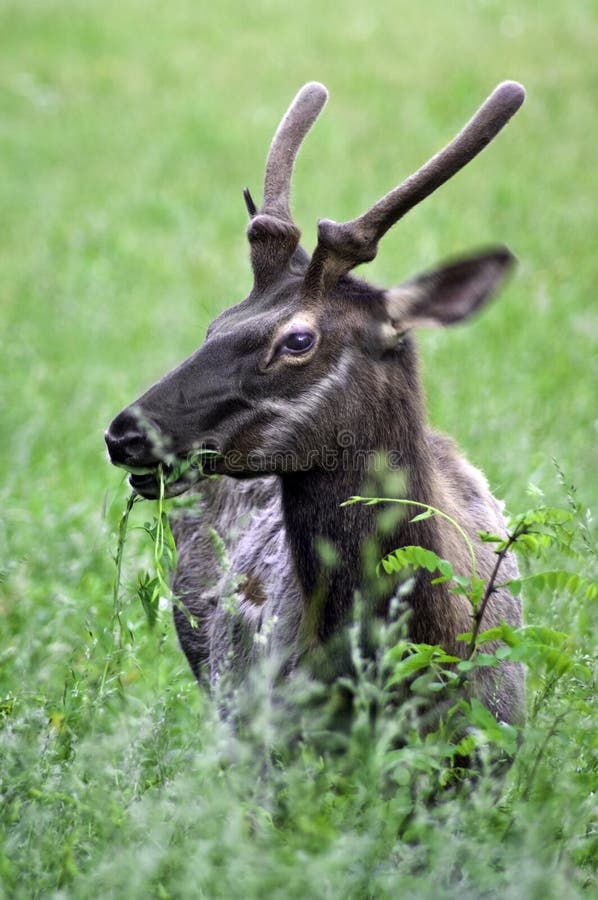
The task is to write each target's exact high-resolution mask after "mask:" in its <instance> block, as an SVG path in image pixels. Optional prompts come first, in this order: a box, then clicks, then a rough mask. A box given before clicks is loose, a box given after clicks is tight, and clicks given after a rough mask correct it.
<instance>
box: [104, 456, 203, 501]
mask: <svg viewBox="0 0 598 900" xmlns="http://www.w3.org/2000/svg"><path fill="white" fill-rule="evenodd" d="M218 456H219V453H218V452H217V451H215V450H202V451H201V453H194V454H193V455H190V457H189V458H188V459H186V460H176V461H174V462H172V463H157V464H155V465H152V466H127V465H123V464H122V463H121V464H120V466H121V468H123V469H126V470H127V471H128V472H129V484H130V485H131V487H132V488H133V490H134V491H135V493H136V494H139V495H140V496H141V497H143V498H144V499H145V500H157V499H158V497H160V495H161V494H162V496H163V497H164V498H165V499H167V500H168V499H170V498H171V497H177V496H179V494H184V493H185V491H188V490H189V488H191V487H192V486H193V485H194V484H196V483H197V482H198V481H200V480H201V479H202V478H206V477H207V476H209V475H212V474H214V464H215V460H216V458H217V457H218Z"/></svg>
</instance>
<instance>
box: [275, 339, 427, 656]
mask: <svg viewBox="0 0 598 900" xmlns="http://www.w3.org/2000/svg"><path fill="white" fill-rule="evenodd" d="M409 357H410V358H409V360H408V363H409V364H408V365H407V366H404V367H401V370H399V371H397V372H396V373H394V372H393V373H392V374H391V376H390V377H385V378H382V379H380V380H379V383H377V384H376V388H375V390H372V384H371V383H370V384H368V386H367V387H368V394H367V397H366V396H365V394H364V396H363V397H357V398H356V400H355V408H356V410H361V412H360V415H359V425H358V428H355V429H354V430H353V434H354V435H355V443H354V445H352V446H351V447H348V448H347V447H344V448H342V451H341V452H339V455H338V464H337V465H330V466H328V467H323V466H317V467H314V468H311V469H309V470H308V471H302V472H294V473H288V474H284V475H281V476H280V477H281V486H282V504H283V514H284V520H285V526H286V530H287V535H288V540H289V546H290V548H291V552H292V555H293V559H294V563H295V567H296V571H297V576H298V579H299V581H300V584H301V587H302V591H303V595H304V598H305V603H306V607H307V612H308V613H309V616H308V619H309V622H310V623H311V624H310V626H309V630H310V632H311V638H312V639H313V640H314V641H316V642H318V643H324V642H325V641H326V640H327V639H328V638H330V637H331V635H333V634H334V632H335V631H336V630H337V629H338V627H339V625H340V624H342V623H343V622H346V621H347V620H348V618H349V616H350V613H351V609H352V606H353V601H354V597H355V593H356V591H359V590H361V591H362V592H363V594H364V596H365V597H366V599H367V597H368V594H369V595H370V596H373V595H372V591H371V590H370V591H368V581H369V587H370V589H372V588H373V594H375V598H373V599H372V603H373V604H374V606H375V610H374V611H375V612H378V613H380V614H382V615H384V613H385V612H387V609H388V602H389V600H390V596H391V595H392V592H393V591H392V589H390V588H389V589H387V590H386V593H384V590H383V589H381V587H380V581H379V579H376V584H375V585H374V582H373V573H372V571H371V570H372V568H373V566H372V562H373V560H375V561H377V560H379V559H380V558H381V557H382V556H384V555H385V554H387V553H390V552H391V551H392V550H394V549H396V548H397V547H401V546H407V545H414V544H417V545H419V546H423V547H426V548H427V549H430V550H433V551H434V552H436V553H438V554H439V555H441V551H442V533H441V524H440V522H439V521H438V520H437V519H436V518H429V519H425V520H423V521H420V522H417V523H411V522H410V521H409V520H410V519H411V518H412V517H413V516H414V515H416V513H417V512H421V510H418V509H416V508H414V509H409V508H408V507H396V512H397V520H398V521H396V524H395V525H394V526H393V527H392V528H391V529H388V528H386V529H385V530H384V531H383V530H382V529H380V528H379V525H378V520H379V516H380V513H381V511H382V510H383V509H385V507H384V506H364V505H362V504H355V505H351V506H344V507H343V506H341V504H342V503H343V502H344V501H345V500H347V499H348V498H349V497H351V496H355V495H359V494H362V492H363V491H364V486H365V485H367V484H368V483H370V484H371V483H372V472H371V470H370V463H371V460H372V458H374V457H375V456H376V454H381V455H382V454H385V453H388V452H389V451H392V452H393V456H392V459H393V460H394V465H395V466H396V467H397V468H398V470H399V471H400V473H401V476H402V479H403V483H404V488H403V490H402V492H401V494H402V496H404V497H405V498H407V499H409V500H414V501H417V502H418V503H428V504H431V505H435V503H434V501H435V493H436V492H435V484H436V482H437V473H436V468H435V463H434V460H433V458H432V455H431V452H430V447H429V442H428V440H427V438H426V423H425V413H424V402H423V397H422V389H421V386H420V383H419V378H418V375H417V361H416V358H415V348H414V347H410V348H409ZM364 409H368V410H369V414H368V415H367V417H365V416H364V413H363V410H364ZM364 423H365V424H364ZM356 425H357V422H356ZM368 460H369V462H368ZM383 489H384V480H382V481H381V482H379V486H378V487H374V488H373V489H372V488H369V489H368V490H367V493H368V496H387V495H388V494H387V493H381V492H382V491H383ZM397 496H399V495H397ZM386 508H387V507H386ZM323 543H324V544H325V546H326V547H327V548H328V550H329V551H330V550H332V551H333V553H334V556H335V557H336V559H335V564H334V565H332V566H331V565H330V563H329V561H328V560H326V558H325V554H323V551H322V544H323ZM443 587H444V586H443ZM431 593H432V592H431V590H430V588H429V579H425V578H423V579H418V588H417V597H416V600H414V613H416V616H415V618H416V619H417V620H419V621H420V622H421V621H422V620H423V619H425V620H426V621H429V620H430V618H435V616H434V613H433V608H432V606H433V605H435V606H437V604H438V600H439V598H438V591H437V589H435V591H434V604H433V603H432V597H431ZM416 604H417V608H415V606H416ZM427 607H430V609H429V610H428V609H427ZM417 631H419V627H417V626H416V627H415V628H414V637H415V632H417Z"/></svg>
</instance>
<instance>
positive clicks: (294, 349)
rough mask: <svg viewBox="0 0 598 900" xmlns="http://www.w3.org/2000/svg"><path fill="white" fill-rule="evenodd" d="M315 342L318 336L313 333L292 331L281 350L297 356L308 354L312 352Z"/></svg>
mask: <svg viewBox="0 0 598 900" xmlns="http://www.w3.org/2000/svg"><path fill="white" fill-rule="evenodd" d="M315 340H316V336H315V334H312V333H311V331H292V332H291V333H290V334H287V336H286V338H285V339H284V341H283V342H282V344H281V348H280V349H281V350H282V351H283V352H286V353H293V354H295V355H297V354H299V353H306V352H307V351H308V350H311V348H312V347H313V345H314V343H315Z"/></svg>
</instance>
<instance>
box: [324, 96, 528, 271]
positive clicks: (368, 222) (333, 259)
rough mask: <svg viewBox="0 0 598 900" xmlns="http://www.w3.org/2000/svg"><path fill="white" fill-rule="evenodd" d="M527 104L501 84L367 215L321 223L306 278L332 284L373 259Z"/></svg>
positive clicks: (521, 97) (523, 97) (522, 97)
mask: <svg viewBox="0 0 598 900" xmlns="http://www.w3.org/2000/svg"><path fill="white" fill-rule="evenodd" d="M524 99H525V90H524V88H523V87H522V85H520V84H518V83H517V82H515V81H505V82H503V83H502V84H499V85H498V87H496V88H495V90H494V91H493V92H492V94H491V95H490V96H489V97H488V99H487V100H486V101H485V102H484V103H483V104H482V106H481V107H480V108H479V109H478V111H477V112H476V114H475V115H474V116H473V118H472V119H471V120H470V121H469V122H468V123H467V125H465V127H464V128H463V130H462V131H461V132H459V134H458V135H457V136H456V137H455V138H454V139H453V140H452V141H451V142H450V144H448V145H447V146H446V147H445V148H444V149H443V150H441V151H440V152H439V153H437V154H436V155H435V156H433V157H432V159H430V160H429V161H428V162H427V163H426V164H425V165H424V166H422V167H421V168H420V169H418V170H417V172H415V173H414V174H413V175H410V176H409V178H407V179H406V180H405V181H404V182H403V183H402V184H401V185H399V187H396V188H395V189H394V190H392V191H390V193H388V194H387V195H386V196H385V197H383V198H382V199H381V200H379V201H378V202H377V203H375V204H374V206H372V207H371V209H369V210H368V211H367V212H366V213H364V214H363V215H362V216H360V217H359V218H357V219H353V220H352V221H350V222H345V223H342V224H340V223H337V222H332V221H331V220H329V219H322V220H321V221H320V222H319V224H318V246H317V248H316V251H315V253H314V257H313V259H312V266H311V267H310V270H311V271H310V273H308V278H309V280H310V281H311V282H312V284H313V281H314V279H316V278H317V280H318V281H319V280H320V279H321V276H322V269H324V270H325V276H324V277H325V279H326V281H329V282H334V280H335V279H338V278H340V276H341V275H343V274H345V273H346V272H348V271H349V270H350V269H352V268H353V267H354V266H356V265H358V264H359V263H362V262H369V261H370V260H372V259H374V257H375V255H376V252H377V249H378V248H377V244H378V241H379V240H380V238H381V237H382V236H383V235H384V234H385V233H386V232H387V231H388V229H389V228H391V227H392V225H394V224H395V223H396V222H398V220H399V219H401V218H402V217H403V216H404V215H405V214H406V213H408V212H409V210H410V209H413V207H414V206H416V205H417V204H418V203H421V201H422V200H424V199H425V198H426V197H428V196H429V195H430V194H431V193H433V192H434V191H435V190H436V189H437V188H439V187H440V186H441V185H442V184H444V183H445V181H448V180H449V179H450V178H452V177H453V175H455V174H456V173H457V172H458V171H459V170H460V169H462V168H463V167H464V166H466V165H467V163H468V162H471V160H472V159H474V157H476V156H477V155H478V153H480V152H481V151H482V150H483V149H484V147H486V146H487V145H488V144H489V143H490V141H492V140H493V139H494V138H495V137H496V135H497V134H498V133H499V131H500V130H501V129H502V128H503V127H504V126H505V125H506V124H507V122H508V121H509V119H510V118H511V116H513V115H514V114H515V113H516V112H517V110H518V109H519V107H520V106H521V104H522V103H523V101H524Z"/></svg>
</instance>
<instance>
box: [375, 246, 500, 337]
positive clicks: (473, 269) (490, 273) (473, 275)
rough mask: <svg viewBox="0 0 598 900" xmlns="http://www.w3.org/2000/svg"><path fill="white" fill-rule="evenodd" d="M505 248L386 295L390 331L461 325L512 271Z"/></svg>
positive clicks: (432, 273) (456, 263)
mask: <svg viewBox="0 0 598 900" xmlns="http://www.w3.org/2000/svg"><path fill="white" fill-rule="evenodd" d="M514 263H515V257H514V256H513V254H512V253H511V252H510V250H507V248H506V247H496V248H494V249H492V250H489V251H486V252H485V253H480V254H476V255H475V256H468V257H466V258H464V259H458V260H454V261H453V262H449V263H446V264H445V265H444V266H441V267H440V268H438V269H434V270H432V271H430V272H424V273H423V274H422V275H418V276H416V277H415V278H411V279H410V280H409V281H405V282H403V284H401V285H399V287H396V288H391V289H390V290H388V291H386V292H385V303H386V309H387V312H388V316H389V318H390V320H391V322H392V326H393V330H394V331H395V333H396V332H399V333H402V332H404V331H408V330H409V329H410V328H421V327H434V326H436V327H438V326H444V325H454V324H455V323H456V322H463V321H464V320H465V319H468V318H469V317H470V316H471V315H473V314H474V313H475V312H477V310H478V309H481V308H482V306H484V304H485V303H486V302H487V301H488V300H489V299H490V298H491V297H492V295H493V294H494V292H495V291H496V290H497V289H498V288H499V287H500V285H501V283H502V282H503V280H504V279H505V277H506V276H507V275H508V273H509V272H510V270H511V269H512V268H513V265H514Z"/></svg>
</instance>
